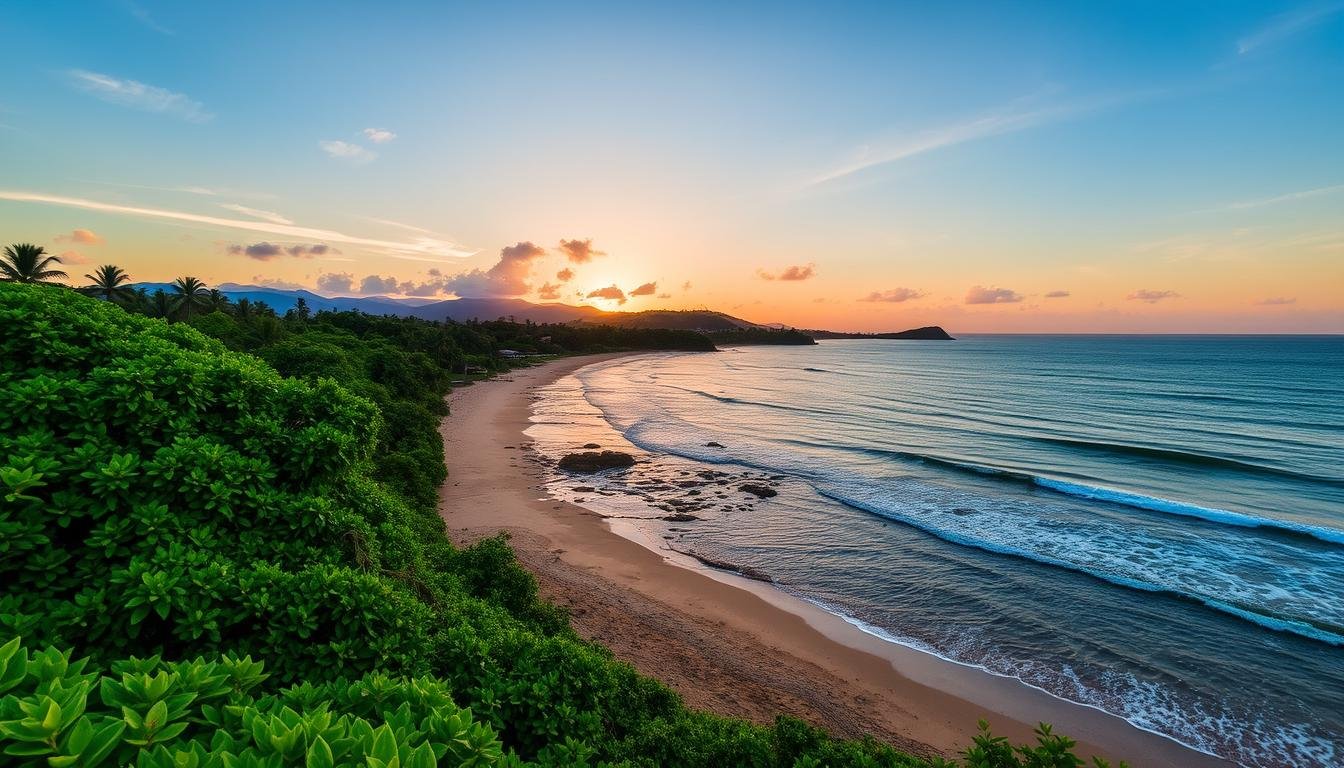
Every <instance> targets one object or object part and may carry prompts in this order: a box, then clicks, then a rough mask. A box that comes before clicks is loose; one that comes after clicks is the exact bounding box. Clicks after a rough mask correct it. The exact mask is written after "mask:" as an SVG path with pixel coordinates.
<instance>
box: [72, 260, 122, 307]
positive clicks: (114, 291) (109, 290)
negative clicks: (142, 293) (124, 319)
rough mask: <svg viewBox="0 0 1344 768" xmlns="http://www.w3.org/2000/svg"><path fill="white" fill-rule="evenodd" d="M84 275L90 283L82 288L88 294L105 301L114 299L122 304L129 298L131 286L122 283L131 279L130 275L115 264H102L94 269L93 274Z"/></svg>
mask: <svg viewBox="0 0 1344 768" xmlns="http://www.w3.org/2000/svg"><path fill="white" fill-rule="evenodd" d="M84 277H85V279H87V280H89V282H90V283H91V285H87V286H85V287H84V289H83V290H84V293H87V294H89V295H90V296H97V297H98V298H100V299H103V300H105V301H114V302H116V303H118V304H122V303H124V302H126V301H127V300H129V299H130V298H131V295H132V290H131V287H130V286H129V285H124V283H129V282H130V281H131V276H130V275H128V274H126V271H125V270H123V269H122V268H121V267H118V266H116V265H115V264H104V265H103V266H101V267H99V268H98V269H96V270H94V272H93V274H90V275H85V276H84Z"/></svg>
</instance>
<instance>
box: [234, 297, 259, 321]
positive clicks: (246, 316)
mask: <svg viewBox="0 0 1344 768" xmlns="http://www.w3.org/2000/svg"><path fill="white" fill-rule="evenodd" d="M254 308H255V307H254V306H253V304H252V300H251V299H246V298H243V299H239V300H237V301H235V302H233V316H234V317H236V318H238V319H239V320H242V321H247V320H250V319H251V318H252V315H253V309H254Z"/></svg>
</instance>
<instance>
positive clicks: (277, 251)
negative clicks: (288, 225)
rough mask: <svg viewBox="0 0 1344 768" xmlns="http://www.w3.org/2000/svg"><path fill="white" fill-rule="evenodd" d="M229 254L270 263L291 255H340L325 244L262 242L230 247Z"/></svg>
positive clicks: (296, 256) (303, 256) (309, 256)
mask: <svg viewBox="0 0 1344 768" xmlns="http://www.w3.org/2000/svg"><path fill="white" fill-rule="evenodd" d="M228 251H229V253H231V254H234V255H235V256H248V257H250V258H253V259H256V260H257V261H270V260H271V259H274V258H276V257H278V256H283V255H284V254H289V255H290V256H293V257H295V258H305V259H311V258H312V257H314V256H326V255H327V254H329V253H340V251H338V250H336V249H335V248H332V247H331V246H329V245H327V244H325V243H316V244H314V245H303V244H298V245H291V246H288V247H286V246H283V245H278V244H276V243H269V242H261V243H253V244H252V245H230V246H229V248H228Z"/></svg>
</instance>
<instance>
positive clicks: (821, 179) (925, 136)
mask: <svg viewBox="0 0 1344 768" xmlns="http://www.w3.org/2000/svg"><path fill="white" fill-rule="evenodd" d="M1143 95H1147V94H1138V93H1129V94H1119V95H1115V96H1109V97H1103V98H1095V99H1092V100H1089V101H1082V102H1078V103H1074V104H1058V105H1053V106H1046V107H1036V108H1028V107H1026V106H1025V103H1026V101H1027V100H1026V99H1019V100H1018V101H1016V102H1014V103H1012V104H1010V105H1008V106H1006V107H1003V108H1001V109H998V110H996V111H993V112H990V113H988V114H985V115H982V116H980V117H977V118H973V119H970V120H966V121H964V122H960V123H951V124H948V125H943V126H939V127H937V128H933V129H930V130H927V131H924V132H921V133H917V134H914V135H912V136H907V137H903V138H902V139H900V140H898V141H895V142H892V143H888V144H885V145H882V146H878V147H877V148H875V149H874V148H871V147H865V148H864V151H863V152H862V153H861V154H860V156H859V157H858V159H856V160H853V161H850V162H848V163H845V164H843V165H839V166H837V167H835V168H833V169H831V170H829V171H826V172H825V173H822V174H820V175H818V176H816V177H815V178H813V179H812V180H811V181H808V182H807V183H806V184H805V185H804V186H805V187H814V186H817V185H820V184H825V183H827V182H830V181H835V180H837V179H842V178H844V177H846V176H851V175H853V174H855V173H858V172H860V171H863V170H867V169H868V168H873V167H875V166H879V165H886V164H888V163H894V162H896V161H898V160H905V159H906V158H910V157H914V156H916V155H922V154H924V153H926V152H932V151H934V150H938V149H943V148H945V147H952V146H956V145H958V144H965V143H967V142H972V141H978V140H980V139H986V138H990V137H992V136H999V135H1002V134H1005V133H1014V132H1016V131H1021V130H1025V129H1028V128H1034V127H1036V126H1039V125H1045V124H1048V123H1054V122H1059V121H1061V120H1067V119H1070V118H1074V117H1078V116H1081V115H1083V114H1086V113H1089V112H1094V111H1097V110H1100V109H1105V108H1107V107H1111V106H1114V105H1117V104H1121V103H1125V102H1129V101H1133V100H1135V99H1137V98H1139V97H1141V96H1143Z"/></svg>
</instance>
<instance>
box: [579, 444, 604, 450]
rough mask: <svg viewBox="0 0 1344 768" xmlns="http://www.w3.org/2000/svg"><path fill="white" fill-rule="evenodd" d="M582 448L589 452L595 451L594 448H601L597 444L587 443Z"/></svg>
mask: <svg viewBox="0 0 1344 768" xmlns="http://www.w3.org/2000/svg"><path fill="white" fill-rule="evenodd" d="M583 447H584V448H585V449H586V450H589V451H591V450H593V449H596V448H601V447H602V446H600V445H598V444H597V443H588V444H586V445H584V446H583Z"/></svg>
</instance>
